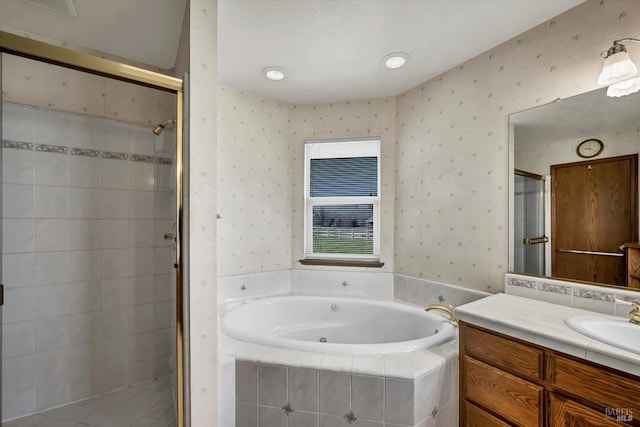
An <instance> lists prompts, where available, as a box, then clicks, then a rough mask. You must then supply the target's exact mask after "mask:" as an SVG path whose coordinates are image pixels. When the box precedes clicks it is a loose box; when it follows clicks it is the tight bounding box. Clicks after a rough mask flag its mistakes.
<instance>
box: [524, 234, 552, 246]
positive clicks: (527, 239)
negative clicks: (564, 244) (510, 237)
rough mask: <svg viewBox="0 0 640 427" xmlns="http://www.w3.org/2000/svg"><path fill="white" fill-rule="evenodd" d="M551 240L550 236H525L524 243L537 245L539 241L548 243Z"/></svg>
mask: <svg viewBox="0 0 640 427" xmlns="http://www.w3.org/2000/svg"><path fill="white" fill-rule="evenodd" d="M548 241H549V238H548V237H547V236H542V237H525V238H524V239H522V244H523V245H535V244H538V243H547V242H548Z"/></svg>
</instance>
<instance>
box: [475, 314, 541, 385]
mask: <svg viewBox="0 0 640 427" xmlns="http://www.w3.org/2000/svg"><path fill="white" fill-rule="evenodd" d="M463 331H464V332H463V333H464V334H465V337H464V342H465V349H464V351H465V353H467V354H470V355H472V356H473V357H474V358H476V359H478V360H483V361H485V362H487V363H490V364H492V365H495V366H498V367H500V368H501V369H504V370H505V371H509V372H512V373H514V374H516V375H520V376H523V377H525V378H530V379H534V380H540V381H541V380H542V367H543V360H544V357H543V351H542V350H540V349H537V348H535V347H531V346H528V345H526V344H521V343H518V342H515V341H512V339H510V338H503V337H501V336H498V335H494V334H492V333H489V332H484V331H481V330H479V329H475V328H473V327H469V326H468V325H464V326H463Z"/></svg>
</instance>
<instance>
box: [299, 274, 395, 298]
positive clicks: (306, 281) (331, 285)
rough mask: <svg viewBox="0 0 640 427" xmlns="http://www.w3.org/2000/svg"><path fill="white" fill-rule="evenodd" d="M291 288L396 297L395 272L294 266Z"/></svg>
mask: <svg viewBox="0 0 640 427" xmlns="http://www.w3.org/2000/svg"><path fill="white" fill-rule="evenodd" d="M291 291H292V292H293V293H294V294H298V295H333V296H362V297H368V298H384V299H391V298H393V274H392V273H386V272H366V271H345V270H339V271H332V270H299V269H293V270H291Z"/></svg>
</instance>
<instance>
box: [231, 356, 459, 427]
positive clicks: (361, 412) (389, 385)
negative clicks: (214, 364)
mask: <svg viewBox="0 0 640 427" xmlns="http://www.w3.org/2000/svg"><path fill="white" fill-rule="evenodd" d="M454 371H457V359H455V358H453V359H451V360H449V361H447V362H446V363H443V364H441V365H439V366H437V367H434V368H433V369H432V370H431V371H430V372H428V373H426V374H424V375H421V376H419V377H417V378H415V379H406V378H393V377H385V376H381V375H361V374H354V373H348V372H337V371H331V370H325V369H316V368H309V367H299V366H287V365H272V364H264V363H255V362H247V361H242V360H237V361H236V426H237V427H259V426H260V427H287V426H289V427H301V426H310V427H316V426H318V425H319V426H345V427H346V426H349V425H351V424H352V423H355V424H356V425H362V426H372V427H373V426H379V427H383V426H392V425H393V426H397V427H400V426H402V427H404V426H407V427H409V426H410V427H414V426H416V427H418V426H427V425H441V426H443V427H454V426H456V425H457V423H456V421H455V420H456V419H457V410H458V409H457V402H456V396H457V375H456V372H454Z"/></svg>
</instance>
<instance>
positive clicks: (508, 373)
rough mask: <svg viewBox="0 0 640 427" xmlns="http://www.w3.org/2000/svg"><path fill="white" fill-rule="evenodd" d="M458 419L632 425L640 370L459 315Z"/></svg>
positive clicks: (470, 426) (467, 423) (637, 420)
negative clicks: (630, 371)
mask: <svg viewBox="0 0 640 427" xmlns="http://www.w3.org/2000/svg"><path fill="white" fill-rule="evenodd" d="M634 415H635V417H634ZM617 416H620V420H622V421H616V417H617ZM632 418H633V419H632ZM460 425H461V426H464V427H490V426H527V427H528V426H548V427H561V426H562V427H569V426H586V427H588V426H603V427H606V426H609V425H611V426H620V425H635V426H640V378H638V377H634V376H632V375H629V374H626V373H622V372H618V371H615V370H613V369H610V368H607V367H604V366H600V365H596V364H594V363H591V362H588V361H584V360H580V359H577V358H575V357H572V356H568V355H565V354H562V353H558V352H555V351H553V350H550V349H547V348H544V347H540V346H537V345H535V344H531V343H528V342H525V341H521V340H518V339H516V338H512V337H508V336H506V335H502V334H499V333H496V332H493V331H489V330H487V329H483V328H480V327H477V326H474V325H471V324H468V323H465V322H460Z"/></svg>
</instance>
